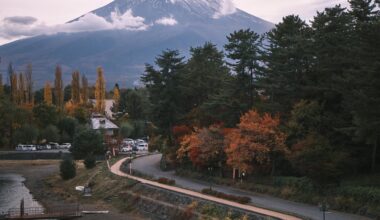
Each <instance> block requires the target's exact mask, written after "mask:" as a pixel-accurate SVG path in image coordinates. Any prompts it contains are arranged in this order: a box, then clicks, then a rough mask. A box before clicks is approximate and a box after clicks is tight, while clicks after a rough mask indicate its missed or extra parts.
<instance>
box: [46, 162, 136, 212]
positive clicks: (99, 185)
mask: <svg viewBox="0 0 380 220" xmlns="http://www.w3.org/2000/svg"><path fill="white" fill-rule="evenodd" d="M87 183H89V184H91V185H92V197H83V196H82V195H81V193H80V192H78V191H76V190H75V187H76V186H84V185H86V184H87ZM136 183H137V182H136V181H134V180H130V179H127V178H123V177H118V176H116V175H114V174H112V173H110V172H109V170H108V168H107V164H106V163H105V162H101V163H98V164H97V166H96V167H95V168H93V169H90V170H87V169H85V168H84V165H83V163H82V162H77V175H76V177H75V178H73V179H71V180H67V181H63V180H62V179H61V178H60V176H59V174H56V175H53V176H51V177H50V178H48V179H47V180H46V184H47V185H48V186H49V187H50V190H51V191H52V192H53V193H54V194H55V195H58V196H60V197H61V198H63V199H65V200H66V201H67V202H71V203H77V202H79V203H85V204H97V205H98V204H102V203H107V204H111V205H113V206H114V207H116V208H119V209H120V210H121V211H122V208H123V207H124V206H125V204H123V200H122V199H119V198H118V195H119V194H120V192H122V191H124V190H127V189H128V188H130V187H132V186H133V185H135V184H136Z"/></svg>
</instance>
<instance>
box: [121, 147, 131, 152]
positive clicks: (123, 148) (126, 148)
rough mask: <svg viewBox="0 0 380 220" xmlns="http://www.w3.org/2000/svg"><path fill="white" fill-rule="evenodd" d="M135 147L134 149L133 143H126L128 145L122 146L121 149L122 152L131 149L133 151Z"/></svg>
mask: <svg viewBox="0 0 380 220" xmlns="http://www.w3.org/2000/svg"><path fill="white" fill-rule="evenodd" d="M132 150H133V149H132V146H131V145H126V146H123V147H121V148H120V151H121V152H130V151H132Z"/></svg>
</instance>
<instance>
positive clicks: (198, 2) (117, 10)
mask: <svg viewBox="0 0 380 220" xmlns="http://www.w3.org/2000/svg"><path fill="white" fill-rule="evenodd" d="M224 2H225V1H223V0H115V1H113V2H111V3H110V4H108V5H106V6H104V7H101V8H99V9H97V10H94V11H92V12H90V13H89V14H91V15H93V16H96V18H97V19H98V18H101V19H104V20H105V23H107V25H108V26H109V27H108V26H107V29H105V30H98V31H87V32H76V33H57V34H53V35H43V36H37V37H32V38H29V39H24V40H20V41H16V42H12V43H9V44H6V45H3V46H1V47H0V56H1V57H2V59H3V62H2V64H1V65H2V67H1V69H5V68H6V64H7V62H8V61H12V62H13V63H15V64H16V66H17V69H18V70H20V71H22V70H23V68H24V67H23V66H25V64H26V63H28V62H32V63H33V66H34V79H35V80H36V84H37V85H42V83H43V81H44V80H46V79H50V80H52V79H53V77H54V74H53V73H54V68H55V65H56V64H61V65H62V66H63V70H64V80H65V81H66V82H69V79H70V75H71V72H72V71H73V70H75V69H78V70H80V72H81V73H84V74H86V75H87V76H88V78H89V79H90V82H91V81H92V82H93V81H94V78H95V69H96V67H97V66H103V67H104V69H105V74H106V80H107V83H108V86H110V85H112V84H114V83H115V82H119V83H121V84H122V86H124V85H126V84H127V85H128V86H131V85H132V84H133V83H134V82H135V81H137V80H138V79H139V76H140V74H141V73H142V72H143V69H144V63H147V62H149V63H152V62H153V60H154V57H155V56H156V55H158V54H159V53H160V52H161V51H162V50H164V49H168V48H170V49H179V50H180V51H181V52H182V53H183V54H185V55H186V54H187V52H188V49H189V47H190V46H199V45H202V44H203V43H204V42H206V41H211V42H213V43H215V44H217V45H218V46H219V47H220V48H222V46H223V44H224V43H226V35H228V34H229V33H231V32H233V31H234V30H238V29H242V28H251V29H252V30H255V31H256V32H258V33H263V32H266V31H268V30H269V29H270V28H272V27H273V25H272V24H271V23H269V22H266V21H264V20H262V19H260V18H257V17H255V16H252V15H249V14H247V13H246V12H244V11H241V10H239V9H234V8H231V7H230V8H226V5H225V4H224ZM227 6H228V5H227ZM89 14H86V15H84V16H82V17H79V18H77V19H74V20H72V21H70V22H68V23H67V25H72V24H74V25H75V24H77V23H79V22H81V21H82V20H85V19H84V18H85V17H86V16H88V15H89Z"/></svg>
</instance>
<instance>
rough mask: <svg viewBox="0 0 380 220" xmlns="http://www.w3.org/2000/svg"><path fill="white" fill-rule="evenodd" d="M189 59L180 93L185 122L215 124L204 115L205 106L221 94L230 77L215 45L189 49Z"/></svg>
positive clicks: (222, 55) (221, 55) (209, 115)
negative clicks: (184, 111) (183, 101)
mask: <svg viewBox="0 0 380 220" xmlns="http://www.w3.org/2000/svg"><path fill="white" fill-rule="evenodd" d="M190 53H191V58H190V59H189V61H188V63H187V64H186V66H185V70H184V76H183V79H182V80H183V81H182V82H183V85H182V86H183V89H182V90H183V93H184V99H185V100H187V102H186V103H185V104H186V105H185V110H186V112H187V114H186V116H185V117H186V118H187V119H188V120H190V122H192V125H195V126H209V125H211V124H214V123H215V122H216V120H215V118H214V112H209V111H206V110H205V109H206V105H207V103H208V102H209V101H210V100H211V99H212V98H213V97H214V96H217V95H219V94H221V93H222V91H223V90H224V89H225V88H226V86H227V85H226V84H227V82H228V81H229V80H230V78H231V75H230V73H229V69H228V68H227V66H226V65H225V62H224V60H223V58H224V54H223V52H221V51H218V49H217V48H216V46H215V45H213V44H211V43H205V44H204V45H203V46H202V47H195V48H191V49H190Z"/></svg>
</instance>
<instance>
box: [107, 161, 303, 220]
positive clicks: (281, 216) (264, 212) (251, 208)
mask: <svg viewBox="0 0 380 220" xmlns="http://www.w3.org/2000/svg"><path fill="white" fill-rule="evenodd" d="M147 158H149V157H147ZM126 159H127V158H124V159H122V160H119V161H118V162H116V163H115V164H114V165H112V166H111V168H110V170H111V172H112V173H114V174H116V175H118V176H123V177H128V178H130V179H134V180H137V181H139V182H141V183H144V184H147V185H151V186H155V187H159V188H163V189H166V190H170V191H174V192H178V193H182V194H185V195H189V196H193V197H197V198H201V199H205V200H209V201H213V202H217V203H220V204H224V205H228V206H232V207H236V208H240V209H243V210H247V211H251V212H255V213H259V214H262V215H265V216H271V217H275V218H279V219H286V220H300V218H297V217H294V216H291V215H287V214H283V213H280V212H275V211H271V210H267V209H263V208H258V207H255V206H251V205H243V204H240V203H236V202H231V201H228V200H224V199H219V198H216V197H212V196H208V195H204V194H201V193H199V192H195V191H191V190H188V189H183V188H179V187H175V186H168V185H164V184H160V183H157V182H154V181H150V180H146V179H143V178H139V177H135V176H131V175H128V174H126V173H124V172H122V171H121V170H120V167H121V165H122V164H123V162H124V161H125V160H126Z"/></svg>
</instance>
